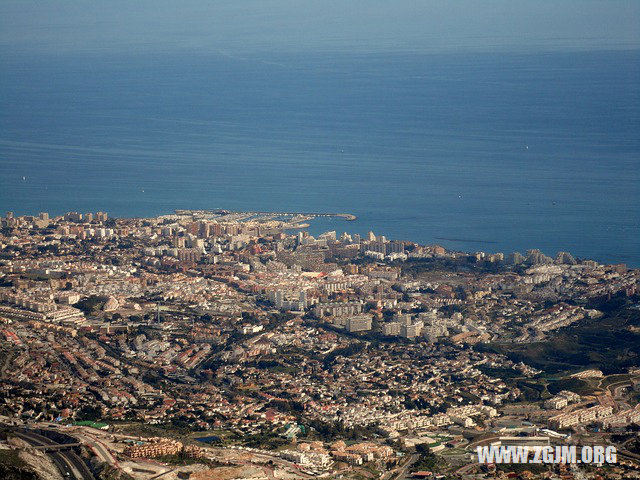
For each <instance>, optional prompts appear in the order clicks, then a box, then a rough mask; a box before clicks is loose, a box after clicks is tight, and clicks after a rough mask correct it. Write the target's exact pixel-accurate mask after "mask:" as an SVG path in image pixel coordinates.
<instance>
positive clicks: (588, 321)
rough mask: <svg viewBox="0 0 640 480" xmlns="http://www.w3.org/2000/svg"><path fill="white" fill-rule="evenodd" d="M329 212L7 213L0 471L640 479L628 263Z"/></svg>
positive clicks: (639, 305) (638, 386) (639, 370)
mask: <svg viewBox="0 0 640 480" xmlns="http://www.w3.org/2000/svg"><path fill="white" fill-rule="evenodd" d="M319 215H320V214H286V213H265V212H231V211H226V210H216V211H176V212H175V214H172V215H163V216H159V217H157V218H110V217H109V216H108V215H107V214H106V213H103V212H98V213H93V214H92V213H87V214H80V213H75V212H71V213H67V214H65V215H61V216H50V215H49V214H47V213H40V214H39V215H37V216H14V215H13V214H12V213H8V214H7V215H6V216H5V217H4V218H2V220H1V235H0V352H1V353H0V379H1V382H0V432H1V435H0V477H1V478H20V479H22V478H24V479H38V478H39V479H62V478H78V479H92V478H96V479H105V480H106V479H114V480H116V479H130V478H136V479H137V478H140V479H149V480H150V479H156V478H158V479H162V480H166V479H193V480H204V479H252V480H258V479H276V478H277V479H292V480H293V479H311V478H343V479H377V478H380V479H383V480H390V479H405V478H433V479H453V478H464V479H480V478H504V479H506V478H521V479H530V478H548V479H562V480H571V479H574V478H575V479H576V480H583V479H585V478H588V479H616V480H617V479H623V478H640V437H639V431H640V405H639V402H640V297H639V296H638V294H637V285H638V281H639V279H640V270H637V269H630V268H627V266H626V265H623V264H616V265H601V264H599V263H597V262H595V261H592V260H588V259H578V258H574V257H573V256H572V255H571V254H570V253H568V252H559V253H558V254H557V255H556V256H553V257H549V256H547V255H545V254H544V253H542V252H540V251H538V250H529V251H527V252H523V253H517V252H516V253H510V254H503V253H486V252H475V253H463V252H456V251H451V250H448V249H446V248H444V247H442V246H438V245H419V244H416V243H413V242H410V241H398V240H388V239H387V238H385V237H384V236H382V235H378V234H374V233H373V232H369V233H368V234H367V235H365V236H360V235H358V234H347V233H344V234H339V233H336V232H335V231H332V232H326V233H323V234H321V235H318V236H317V237H314V236H311V235H309V234H308V233H307V232H306V231H305V228H306V227H307V226H308V222H313V221H314V219H315V217H317V216H319ZM336 217H338V218H336V223H335V225H338V226H341V227H343V228H344V229H347V230H348V229H349V227H351V226H355V225H357V222H352V221H353V220H355V217H353V216H350V215H336ZM483 445H531V446H545V445H552V446H555V445H578V446H584V445H613V446H615V447H616V449H617V454H618V457H617V461H616V462H615V463H612V464H593V465H582V466H576V465H575V464H574V465H568V464H565V463H557V464H521V465H518V464H497V463H487V464H479V463H478V460H477V457H476V456H475V455H476V454H475V452H476V447H477V446H483Z"/></svg>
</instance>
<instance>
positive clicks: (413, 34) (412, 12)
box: [0, 0, 640, 53]
mask: <svg viewBox="0 0 640 480" xmlns="http://www.w3.org/2000/svg"><path fill="white" fill-rule="evenodd" d="M639 25H640V0H599V1H596V0H527V1H525V0H486V1H481V0H448V1H443V0H437V1H435V0H434V1H430V0H422V1H418V0H415V1H411V0H389V1H379V0H340V1H335V0H318V1H305V0H226V1H215V0H210V1H205V0H181V1H163V0H139V1H136V0H128V1H120V0H105V1H92V0H82V1H71V0H55V1H54V0H51V1H42V0H39V1H34V0H1V1H0V51H1V52H4V53H17V52H24V51H45V52H86V51H107V50H108V51H114V52H119V51H179V50H192V51H222V52H229V53H239V52H245V53H246V52H266V51H268V52H290V51H302V52H304V51H335V50H351V51H379V50H419V51H450V50H470V49H473V50H505V49H507V50H539V49H554V50H556V49H591V48H640V27H639Z"/></svg>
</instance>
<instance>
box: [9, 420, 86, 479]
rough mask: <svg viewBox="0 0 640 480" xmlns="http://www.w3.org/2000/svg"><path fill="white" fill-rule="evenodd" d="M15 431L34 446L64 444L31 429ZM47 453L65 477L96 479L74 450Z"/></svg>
mask: <svg viewBox="0 0 640 480" xmlns="http://www.w3.org/2000/svg"><path fill="white" fill-rule="evenodd" d="M15 433H16V436H18V437H19V438H21V439H22V440H24V441H25V442H27V443H28V444H30V445H32V446H34V447H44V446H58V445H62V444H58V443H56V442H54V441H53V440H51V439H49V438H47V437H44V436H42V435H40V434H38V433H35V432H33V431H31V430H21V431H17V432H15ZM47 455H49V457H50V458H51V459H52V460H53V462H54V463H55V465H56V467H57V468H58V470H60V473H62V476H63V477H64V478H70V479H76V480H95V477H94V476H93V474H92V473H91V470H89V468H88V467H87V466H86V465H85V463H84V462H83V461H82V460H81V459H80V458H79V457H78V455H76V453H75V452H74V451H73V450H66V451H64V450H63V451H56V452H47Z"/></svg>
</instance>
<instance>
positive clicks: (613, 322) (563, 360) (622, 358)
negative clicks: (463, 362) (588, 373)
mask: <svg viewBox="0 0 640 480" xmlns="http://www.w3.org/2000/svg"><path fill="white" fill-rule="evenodd" d="M630 302H631V301H630V300H628V301H627V302H625V303H623V304H620V302H613V301H610V302H606V303H605V304H596V305H590V307H593V308H598V307H600V308H599V309H602V310H603V311H606V310H607V309H608V310H609V311H608V312H607V313H606V314H605V315H604V316H603V317H602V318H599V319H594V320H588V321H583V322H580V323H579V324H577V325H573V326H570V327H566V328H562V329H560V330H558V331H557V332H554V334H553V335H552V336H551V337H550V338H549V339H548V340H546V341H543V342H536V343H529V344H491V345H478V346H477V347H476V348H477V349H478V350H479V351H491V352H495V353H500V354H503V355H506V356H507V357H509V358H510V359H511V360H513V361H514V362H521V361H522V362H524V363H526V364H528V365H531V366H533V367H535V368H538V369H540V370H543V371H545V372H546V373H547V374H555V373H560V372H568V371H575V370H582V369H586V368H598V369H601V370H602V371H603V372H604V373H605V374H616V373H618V374H619V373H622V372H625V371H627V369H628V368H629V367H633V366H636V365H638V363H640V333H638V332H637V331H634V330H635V329H633V330H632V329H631V327H637V326H639V325H640V311H638V310H634V309H631V308H628V307H629V305H630Z"/></svg>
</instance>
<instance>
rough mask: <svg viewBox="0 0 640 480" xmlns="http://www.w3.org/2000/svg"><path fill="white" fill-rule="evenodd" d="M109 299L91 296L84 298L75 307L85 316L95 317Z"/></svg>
mask: <svg viewBox="0 0 640 480" xmlns="http://www.w3.org/2000/svg"><path fill="white" fill-rule="evenodd" d="M107 300H108V298H107V297H103V296H99V295H91V296H90V297H87V298H83V299H82V300H80V301H79V302H78V303H76V304H75V305H74V307H76V308H78V309H80V310H82V311H83V312H84V313H85V315H93V314H95V313H96V312H98V311H99V310H100V309H102V307H103V306H104V304H105V303H107Z"/></svg>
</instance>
